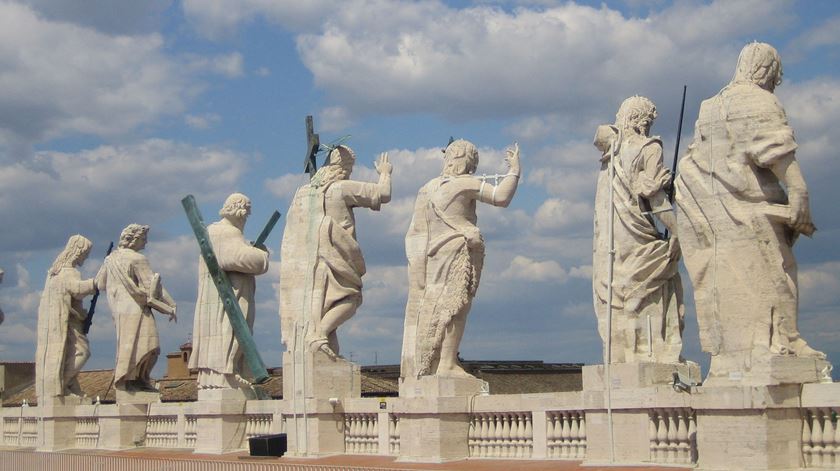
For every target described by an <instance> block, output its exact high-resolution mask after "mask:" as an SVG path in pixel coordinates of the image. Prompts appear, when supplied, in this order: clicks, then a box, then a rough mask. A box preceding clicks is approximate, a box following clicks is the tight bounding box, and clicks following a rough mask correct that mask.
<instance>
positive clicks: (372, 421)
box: [344, 413, 379, 455]
mask: <svg viewBox="0 0 840 471" xmlns="http://www.w3.org/2000/svg"><path fill="white" fill-rule="evenodd" d="M378 416H379V414H377V413H349V414H344V452H345V453H347V454H350V455H376V454H378V453H379V417H378Z"/></svg>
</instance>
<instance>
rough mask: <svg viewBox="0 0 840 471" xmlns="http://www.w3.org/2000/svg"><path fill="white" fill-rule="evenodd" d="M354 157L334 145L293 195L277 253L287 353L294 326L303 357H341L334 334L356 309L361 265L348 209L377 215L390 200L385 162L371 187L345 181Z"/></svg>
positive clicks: (382, 159)
mask: <svg viewBox="0 0 840 471" xmlns="http://www.w3.org/2000/svg"><path fill="white" fill-rule="evenodd" d="M355 161H356V156H355V154H354V153H353V151H352V150H351V149H350V148H349V147H347V146H343V145H341V146H338V147H336V148H335V149H333V150H332V151H331V152H330V154H329V159H328V162H327V164H326V165H325V166H323V167H322V168H320V169H319V170H318V171H317V172H316V174H315V175H314V176H313V177H312V180H311V182H310V183H308V184H306V185H303V186H301V187H300V188H298V190H297V192H295V196H294V199H293V200H292V204H291V206H290V207H289V212H288V215H287V218H286V228H285V230H284V232H283V245H282V247H281V249H280V260H281V261H280V298H281V299H280V319H281V330H282V334H283V342H284V343H285V344H286V347H287V351H295V341H296V340H295V337H296V327H297V328H299V329H301V330H300V331H299V335H302V336H303V342H305V344H306V347H307V348H308V349H309V351H311V352H314V351H320V352H323V353H324V354H326V355H327V356H329V357H331V358H336V357H337V355H338V354H339V344H338V337H337V335H336V330H337V329H338V327H339V326H340V325H341V324H343V323H344V322H345V321H347V320H348V319H350V318H351V317H352V316H353V315H354V314H355V313H356V310H357V309H358V307H359V306H360V305H361V304H362V276H363V275H364V274H365V261H364V258H363V257H362V251H361V248H360V247H359V243H358V242H357V241H356V222H355V217H354V216H353V208H359V207H361V208H370V209H372V210H374V211H378V210H379V208H380V206H381V205H382V204H384V203H388V202H389V201H390V200H391V170H392V167H391V163H390V161H389V159H388V154H387V153H383V154H381V155H380V157H379V159H378V160H377V162H376V163H375V167H376V171H377V172H378V173H379V181H378V182H377V183H366V182H359V181H353V180H348V178H349V177H350V173H351V172H352V170H353V164H354V162H355Z"/></svg>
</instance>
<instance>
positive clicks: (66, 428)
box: [36, 396, 90, 451]
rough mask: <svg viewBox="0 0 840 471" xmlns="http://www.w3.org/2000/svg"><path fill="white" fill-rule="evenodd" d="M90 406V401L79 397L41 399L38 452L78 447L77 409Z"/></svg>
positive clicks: (39, 406)
mask: <svg viewBox="0 0 840 471" xmlns="http://www.w3.org/2000/svg"><path fill="white" fill-rule="evenodd" d="M82 404H90V400H89V399H87V398H83V397H78V396H59V397H49V398H41V399H39V404H38V411H39V415H40V420H39V421H38V428H39V430H38V435H39V436H40V437H43V438H42V440H41V441H39V442H38V444H37V447H36V449H37V450H38V451H58V450H66V449H69V448H74V447H75V445H76V441H75V437H76V408H77V407H78V406H80V405H82Z"/></svg>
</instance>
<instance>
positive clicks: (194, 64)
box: [188, 52, 245, 78]
mask: <svg viewBox="0 0 840 471" xmlns="http://www.w3.org/2000/svg"><path fill="white" fill-rule="evenodd" d="M244 62H245V60H244V58H243V57H242V54H241V53H239V52H231V53H228V54H220V55H217V56H190V57H188V64H189V67H190V68H192V69H194V70H197V71H201V72H212V73H216V74H219V75H222V76H224V77H227V78H237V77H241V76H242V75H243V73H244V72H243V68H244Z"/></svg>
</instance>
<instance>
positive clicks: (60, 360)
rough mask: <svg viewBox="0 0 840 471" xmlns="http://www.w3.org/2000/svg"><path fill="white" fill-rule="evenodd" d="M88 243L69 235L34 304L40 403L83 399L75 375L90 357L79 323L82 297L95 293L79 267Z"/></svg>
mask: <svg viewBox="0 0 840 471" xmlns="http://www.w3.org/2000/svg"><path fill="white" fill-rule="evenodd" d="M91 246H92V244H91V242H90V241H89V240H88V239H86V238H84V237H82V236H80V235H74V236H71V237H70V239H69V240H68V241H67V245H66V246H65V247H64V250H62V251H61V253H60V254H59V255H58V257H57V258H56V259H55V261H54V262H53V264H52V266H51V267H50V269H49V271H48V272H47V279H46V281H45V283H44V291H42V292H41V302H40V304H39V305H38V344H37V347H36V351H35V392H36V394H37V396H38V400H39V401H40V402H41V403H42V404H43V403H45V402H47V401H48V400H49V399H51V398H54V397H61V396H74V397H81V396H83V393H82V390H81V388H80V387H79V381H78V378H77V376H78V374H79V372H80V371H81V370H82V367H83V366H84V365H85V362H87V360H88V358H90V345H89V343H88V339H87V336H86V335H85V334H84V330H83V324H84V322H85V318H86V317H87V311H86V310H85V308H84V307H82V300H83V299H84V297H85V296H88V295H91V294H93V293H94V291H95V290H96V287H95V286H94V281H93V280H92V279H89V280H82V277H81V275H80V274H79V270H78V269H77V268H78V267H79V266H81V265H82V263H84V261H85V259H87V257H88V255H89V254H90V249H91Z"/></svg>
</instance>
